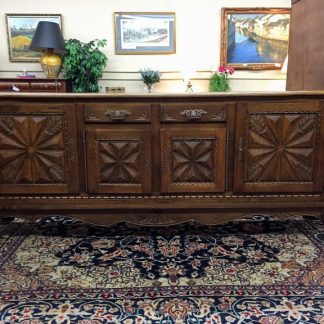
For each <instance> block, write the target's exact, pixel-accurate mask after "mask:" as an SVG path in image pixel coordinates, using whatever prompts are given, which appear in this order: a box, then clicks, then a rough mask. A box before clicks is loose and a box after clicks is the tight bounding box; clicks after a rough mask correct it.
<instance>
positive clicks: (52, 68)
mask: <svg viewBox="0 0 324 324" xmlns="http://www.w3.org/2000/svg"><path fill="white" fill-rule="evenodd" d="M40 63H41V66H42V69H43V71H44V73H45V74H46V77H47V78H48V79H57V78H58V75H59V73H60V71H61V68H62V58H61V56H60V55H58V54H56V53H53V52H50V51H49V52H45V53H44V54H43V55H42V57H41V59H40Z"/></svg>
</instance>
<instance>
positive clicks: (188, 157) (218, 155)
mask: <svg viewBox="0 0 324 324" xmlns="http://www.w3.org/2000/svg"><path fill="white" fill-rule="evenodd" d="M225 137H226V129H224V128H214V129H212V128H196V129H194V130H192V131H191V130H169V129H162V130H161V154H162V165H161V178H162V191H163V192H218V191H224V188H225V142H226V141H225Z"/></svg>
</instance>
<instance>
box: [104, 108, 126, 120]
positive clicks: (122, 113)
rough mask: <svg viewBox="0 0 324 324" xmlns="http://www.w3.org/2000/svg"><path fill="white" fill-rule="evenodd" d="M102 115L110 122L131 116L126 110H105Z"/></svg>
mask: <svg viewBox="0 0 324 324" xmlns="http://www.w3.org/2000/svg"><path fill="white" fill-rule="evenodd" d="M104 114H105V115H106V116H107V117H109V118H110V119H112V120H123V119H125V118H126V117H127V116H129V115H131V113H130V112H129V111H128V110H123V109H119V110H107V111H106V112H105V113H104Z"/></svg>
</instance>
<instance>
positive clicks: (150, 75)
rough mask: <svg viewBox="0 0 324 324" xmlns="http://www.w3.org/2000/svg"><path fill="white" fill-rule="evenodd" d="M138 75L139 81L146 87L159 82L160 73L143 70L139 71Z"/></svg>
mask: <svg viewBox="0 0 324 324" xmlns="http://www.w3.org/2000/svg"><path fill="white" fill-rule="evenodd" d="M138 73H139V74H140V77H141V80H142V81H143V82H144V84H146V85H152V84H154V83H157V82H160V79H161V72H159V71H154V70H152V69H143V70H139V71H138Z"/></svg>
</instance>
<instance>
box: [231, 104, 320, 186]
mask: <svg viewBox="0 0 324 324" xmlns="http://www.w3.org/2000/svg"><path fill="white" fill-rule="evenodd" d="M236 126H237V131H236V158H235V170H234V190H235V191H236V192H312V191H314V192H316V191H321V190H322V188H321V187H322V185H321V184H322V183H323V168H322V170H321V166H320V161H321V159H323V157H321V156H320V154H321V153H320V152H321V151H323V149H322V150H320V149H319V147H320V145H321V141H320V134H321V132H322V133H323V121H321V118H320V104H319V102H316V101H305V102H299V103H293V102H287V103H284V102H280V103H276V102H269V103H245V104H243V103H242V104H240V105H239V107H238V114H237V125H236Z"/></svg>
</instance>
